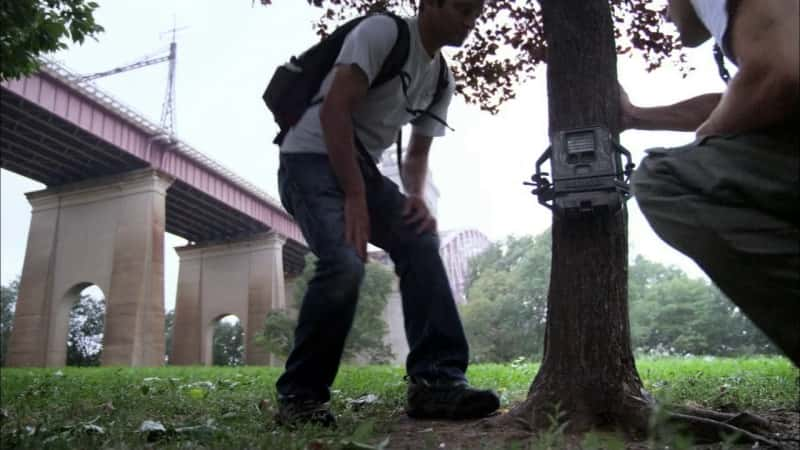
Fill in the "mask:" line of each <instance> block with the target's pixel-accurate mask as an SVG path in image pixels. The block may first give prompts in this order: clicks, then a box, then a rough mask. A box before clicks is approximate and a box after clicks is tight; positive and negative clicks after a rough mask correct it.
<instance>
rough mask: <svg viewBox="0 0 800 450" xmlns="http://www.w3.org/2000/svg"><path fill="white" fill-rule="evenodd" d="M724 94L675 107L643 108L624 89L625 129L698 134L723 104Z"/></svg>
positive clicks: (692, 100)
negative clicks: (633, 102)
mask: <svg viewBox="0 0 800 450" xmlns="http://www.w3.org/2000/svg"><path fill="white" fill-rule="evenodd" d="M720 98H722V94H704V95H699V96H697V97H693V98H690V99H688V100H684V101H681V102H678V103H674V104H672V105H666V106H653V107H639V106H635V105H633V104H632V103H631V102H630V99H629V98H628V94H627V93H625V90H624V89H622V87H620V110H621V113H622V129H623V130H627V129H637V130H670V131H695V130H696V129H697V128H698V127H699V126H700V125H701V124H702V123H703V122H705V120H706V119H708V116H709V115H710V114H711V111H713V110H714V108H716V107H717V104H719V101H720Z"/></svg>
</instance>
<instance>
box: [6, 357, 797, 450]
mask: <svg viewBox="0 0 800 450" xmlns="http://www.w3.org/2000/svg"><path fill="white" fill-rule="evenodd" d="M537 367H538V365H537V364H526V363H523V364H507V365H494V364H485V365H476V366H471V367H470V369H469V373H468V376H469V378H470V382H471V383H472V384H474V385H477V386H481V387H489V388H492V389H495V390H497V391H498V392H499V393H500V394H501V398H502V408H506V409H507V408H508V407H509V406H510V405H513V404H514V403H516V402H519V401H520V400H521V399H523V398H524V397H525V394H526V392H527V389H528V386H529V384H530V382H531V381H532V380H533V377H534V375H535V374H536V370H537ZM637 367H638V369H639V373H640V375H641V377H642V379H643V381H644V383H645V385H646V387H647V389H648V390H649V391H650V392H651V393H652V394H653V395H654V396H655V397H656V398H658V399H659V400H661V401H664V402H669V403H673V404H676V403H681V404H682V403H686V402H694V403H696V404H698V405H700V406H705V407H711V408H718V409H719V408H721V409H731V408H733V409H739V410H751V411H769V410H775V409H788V410H792V411H796V410H797V409H798V398H800V391H799V388H798V380H799V378H798V370H797V369H796V368H794V367H793V366H792V365H791V363H789V362H788V360H786V359H783V358H740V359H721V358H688V359H683V358H668V359H640V360H639V361H638V362H637ZM280 372H281V369H280V368H275V367H238V368H220V367H213V368H206V367H164V368H135V369H132V368H63V369H5V368H3V369H0V398H1V399H2V400H0V408H1V410H0V447H1V448H35V449H40V448H70V449H72V448H117V449H125V448H148V447H152V448H209V449H217V448H235V449H247V448H264V449H306V448H308V449H313V450H323V449H369V448H375V449H378V448H382V447H381V443H382V442H383V441H384V440H385V439H386V438H387V437H388V438H390V440H389V445H388V447H389V448H392V440H391V436H390V435H391V433H392V431H393V430H394V426H395V424H396V423H397V421H398V420H399V419H401V418H402V417H403V402H404V399H405V382H404V381H403V374H404V371H403V370H402V368H399V367H389V366H367V367H362V366H344V367H343V368H342V369H341V371H340V372H339V376H338V378H337V380H336V384H335V385H334V386H333V399H332V407H333V409H334V411H335V412H336V414H337V419H338V423H339V426H338V427H337V428H336V429H335V430H328V429H320V428H316V427H306V428H302V429H299V430H295V431H287V430H284V429H281V428H276V427H275V426H274V425H273V423H272V421H271V416H272V413H273V412H274V396H275V387H274V383H275V380H276V378H277V377H278V375H280ZM366 394H373V395H374V396H376V397H377V400H375V401H372V402H359V401H357V400H358V399H359V398H360V397H363V396H365V395H366ZM428 426H429V425H428V424H426V423H424V422H421V423H420V425H419V430H418V432H419V435H420V437H419V446H418V447H417V448H420V449H424V448H431V449H433V448H451V447H447V446H445V447H441V443H440V442H437V440H436V439H435V438H433V437H430V436H433V434H432V433H427V431H428V428H427V427H428ZM148 430H149V431H148ZM476 445H477V448H481V447H480V445H479V443H476ZM487 445H490V444H487ZM484 448H494V447H491V446H485V447H484Z"/></svg>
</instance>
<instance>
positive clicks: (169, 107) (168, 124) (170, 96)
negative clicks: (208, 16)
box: [78, 25, 185, 141]
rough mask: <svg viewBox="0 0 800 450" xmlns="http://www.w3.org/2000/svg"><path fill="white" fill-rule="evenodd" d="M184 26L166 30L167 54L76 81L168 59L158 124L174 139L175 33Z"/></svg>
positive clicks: (79, 79) (100, 76) (94, 78)
mask: <svg viewBox="0 0 800 450" xmlns="http://www.w3.org/2000/svg"><path fill="white" fill-rule="evenodd" d="M184 28H185V27H184ZM184 28H175V26H174V25H173V27H172V29H171V30H169V31H168V32H171V33H172V41H171V42H170V44H169V54H168V55H161V56H157V57H145V58H143V59H141V60H139V61H136V62H134V63H132V64H128V65H125V66H121V67H116V68H114V69H111V70H106V71H103V72H97V73H93V74H90V75H84V76H82V77H80V78H78V81H79V82H85V81H91V80H96V79H98V78H102V77H106V76H109V75H116V74H118V73H122V72H127V71H130V70H135V69H139V68H141V67H147V66H151V65H153V64H158V63H161V62H164V61H169V73H168V74H167V90H166V93H165V95H164V103H163V104H162V105H161V122H160V125H161V128H162V129H163V130H164V131H166V132H167V134H168V135H169V138H170V140H171V141H174V140H175V130H176V128H177V125H176V123H177V122H176V120H175V67H176V60H177V54H178V43H177V41H176V39H175V35H176V33H177V32H178V31H180V30H182V29H184Z"/></svg>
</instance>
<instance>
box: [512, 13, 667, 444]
mask: <svg viewBox="0 0 800 450" xmlns="http://www.w3.org/2000/svg"><path fill="white" fill-rule="evenodd" d="M541 4H542V15H543V19H544V32H545V39H546V42H547V46H548V51H547V92H548V106H549V117H550V127H549V128H550V133H551V136H553V134H554V133H555V132H556V131H557V130H566V129H571V128H580V127H587V126H592V125H603V126H605V127H607V128H608V129H609V130H610V131H611V132H612V133H613V135H614V137H615V138H616V136H617V133H618V131H619V118H618V117H619V110H618V108H619V104H618V92H619V91H618V89H619V88H618V84H617V70H616V62H617V58H616V51H615V42H614V34H613V33H614V32H613V29H614V28H613V25H612V22H611V12H610V7H609V2H608V0H541ZM552 236H553V240H552V241H553V247H552V252H553V253H552V255H553V257H552V270H551V275H550V288H549V293H548V299H547V308H548V309H547V325H546V331H545V345H544V357H543V361H542V365H541V368H540V369H539V372H538V374H537V376H536V378H535V379H534V381H533V384H532V385H531V387H530V390H529V392H528V398H527V400H526V401H525V402H523V403H522V404H521V405H519V406H518V407H517V408H515V409H514V410H513V411H512V416H514V417H515V418H516V419H517V420H519V419H522V420H523V421H525V422H527V423H528V424H529V425H530V426H531V428H534V429H538V428H542V427H549V426H552V425H553V423H554V420H555V421H557V422H558V423H567V429H568V430H570V431H574V432H580V431H585V430H588V429H605V428H613V429H622V430H626V431H630V432H634V433H635V434H639V433H640V432H644V431H646V428H647V421H648V417H649V409H650V406H651V402H650V400H649V396H648V394H647V393H646V392H645V391H644V389H643V386H642V382H641V380H640V378H639V375H638V373H637V371H636V365H635V362H634V358H633V352H632V351H631V343H630V326H629V321H628V298H627V297H628V292H627V289H628V287H627V277H628V241H627V211H626V210H625V209H624V208H623V209H622V210H620V211H617V212H615V213H595V214H591V215H587V216H584V217H579V218H566V217H557V216H556V215H554V216H553V226H552Z"/></svg>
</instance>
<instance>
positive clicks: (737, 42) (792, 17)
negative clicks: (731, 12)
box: [697, 0, 800, 136]
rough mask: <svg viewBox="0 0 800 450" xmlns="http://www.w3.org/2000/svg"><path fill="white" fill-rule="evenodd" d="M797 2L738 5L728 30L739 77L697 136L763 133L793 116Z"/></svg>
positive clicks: (798, 69)
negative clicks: (750, 132)
mask: <svg viewBox="0 0 800 450" xmlns="http://www.w3.org/2000/svg"><path fill="white" fill-rule="evenodd" d="M799 5H800V2H798V1H794V0H792V1H780V2H778V1H767V2H765V1H756V0H741V3H740V4H739V9H738V11H737V14H736V17H734V18H733V23H732V28H731V47H732V51H733V52H734V54H735V56H736V62H737V64H738V66H739V72H738V73H737V74H736V75H735V76H734V77H733V78H732V79H731V82H730V84H729V85H728V90H727V91H726V92H725V94H724V95H723V96H722V100H721V101H720V103H719V105H717V107H716V108H715V109H714V111H712V113H711V115H710V116H709V117H708V119H707V120H706V121H705V123H703V124H702V125H701V126H700V128H699V129H698V130H697V134H698V135H701V136H702V135H708V134H720V133H730V132H737V131H748V130H754V129H759V128H764V127H767V126H770V125H774V124H777V123H779V122H781V121H783V120H785V119H786V118H787V117H788V116H789V115H791V114H793V113H796V112H797V108H798V101H799V100H800V56H799V55H800V31H798V16H799V15H800V6H799Z"/></svg>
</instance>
